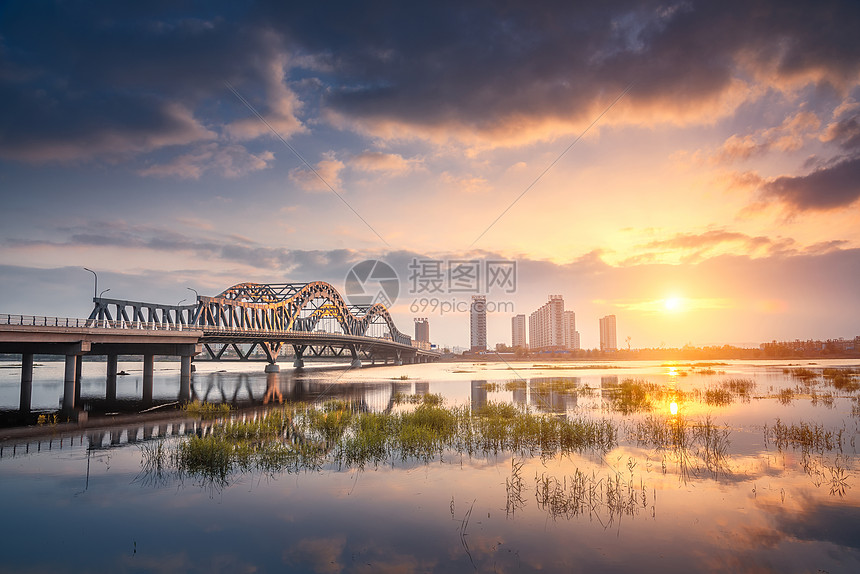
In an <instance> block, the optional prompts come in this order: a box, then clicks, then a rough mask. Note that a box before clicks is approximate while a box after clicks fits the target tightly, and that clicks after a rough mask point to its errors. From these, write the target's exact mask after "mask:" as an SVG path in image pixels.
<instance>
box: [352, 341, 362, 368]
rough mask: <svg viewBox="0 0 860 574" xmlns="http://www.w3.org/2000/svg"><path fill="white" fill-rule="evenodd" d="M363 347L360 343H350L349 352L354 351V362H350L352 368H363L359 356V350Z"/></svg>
mask: <svg viewBox="0 0 860 574" xmlns="http://www.w3.org/2000/svg"><path fill="white" fill-rule="evenodd" d="M360 349H361V347H359V346H358V345H350V346H349V352H350V353H352V363H350V365H349V366H350V368H352V369H360V368H361V359H359V358H358V351H359V350H360Z"/></svg>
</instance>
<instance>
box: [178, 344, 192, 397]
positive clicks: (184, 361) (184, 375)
mask: <svg viewBox="0 0 860 574" xmlns="http://www.w3.org/2000/svg"><path fill="white" fill-rule="evenodd" d="M189 399H191V355H182V356H181V357H179V400H180V401H182V402H188V400H189Z"/></svg>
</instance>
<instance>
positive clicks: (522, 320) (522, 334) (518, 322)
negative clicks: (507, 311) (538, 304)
mask: <svg viewBox="0 0 860 574" xmlns="http://www.w3.org/2000/svg"><path fill="white" fill-rule="evenodd" d="M511 346H512V347H514V348H516V347H521V348H523V349H525V348H526V316H525V315H514V316H513V317H511Z"/></svg>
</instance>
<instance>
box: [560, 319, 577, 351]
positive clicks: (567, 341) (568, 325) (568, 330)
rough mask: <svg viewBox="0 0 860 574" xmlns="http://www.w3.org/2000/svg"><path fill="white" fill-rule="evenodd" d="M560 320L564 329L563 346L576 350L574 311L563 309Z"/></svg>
mask: <svg viewBox="0 0 860 574" xmlns="http://www.w3.org/2000/svg"><path fill="white" fill-rule="evenodd" d="M561 321H562V325H563V330H564V348H565V349H569V350H571V351H578V350H579V337H578V335H579V334H578V333H577V332H576V313H574V312H573V311H564V313H563V314H562V319H561Z"/></svg>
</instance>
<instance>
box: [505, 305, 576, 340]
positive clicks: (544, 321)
mask: <svg viewBox="0 0 860 574" xmlns="http://www.w3.org/2000/svg"><path fill="white" fill-rule="evenodd" d="M528 340H529V348H530V349H534V350H546V351H562V350H567V351H577V350H579V333H577V331H576V314H575V313H574V312H573V311H565V310H564V297H562V296H561V295H550V296H549V301H547V302H546V304H545V305H543V306H541V307H540V308H539V309H538V310H537V311H535V312H534V313H532V314H531V315H529V337H528ZM514 346H516V345H514Z"/></svg>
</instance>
